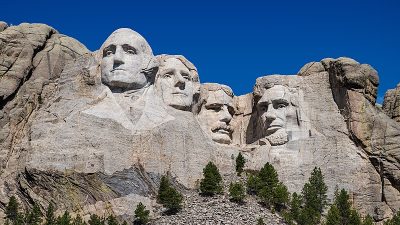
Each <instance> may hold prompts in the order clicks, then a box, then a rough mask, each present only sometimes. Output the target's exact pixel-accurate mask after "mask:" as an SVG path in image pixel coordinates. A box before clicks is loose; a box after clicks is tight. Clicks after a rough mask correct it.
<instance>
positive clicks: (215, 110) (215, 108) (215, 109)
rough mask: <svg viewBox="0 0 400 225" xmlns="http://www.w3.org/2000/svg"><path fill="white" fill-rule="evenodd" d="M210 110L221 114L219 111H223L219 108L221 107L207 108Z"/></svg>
mask: <svg viewBox="0 0 400 225" xmlns="http://www.w3.org/2000/svg"><path fill="white" fill-rule="evenodd" d="M206 108H207V109H208V110H212V111H214V112H219V111H221V108H222V107H221V106H219V105H210V106H208V107H206Z"/></svg>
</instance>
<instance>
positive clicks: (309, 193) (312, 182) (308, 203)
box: [298, 167, 328, 225]
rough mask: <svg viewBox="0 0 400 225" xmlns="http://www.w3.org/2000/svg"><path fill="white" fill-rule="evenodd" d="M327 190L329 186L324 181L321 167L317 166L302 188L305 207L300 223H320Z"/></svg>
mask: <svg viewBox="0 0 400 225" xmlns="http://www.w3.org/2000/svg"><path fill="white" fill-rule="evenodd" d="M327 190H328V187H327V186H326V184H325V182H324V176H323V175H322V172H321V169H320V168H317V167H315V168H314V169H313V171H312V173H311V177H310V178H309V180H308V183H306V184H304V187H303V189H302V196H303V202H304V207H303V209H302V210H301V213H300V218H299V221H298V223H299V225H306V224H307V225H314V224H318V223H319V221H320V219H321V213H322V212H323V210H324V208H325V206H326V203H327V196H326V192H327Z"/></svg>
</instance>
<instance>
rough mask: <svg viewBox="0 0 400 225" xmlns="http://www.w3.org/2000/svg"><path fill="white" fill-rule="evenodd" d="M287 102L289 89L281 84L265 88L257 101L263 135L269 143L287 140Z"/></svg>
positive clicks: (277, 143) (288, 102)
mask: <svg viewBox="0 0 400 225" xmlns="http://www.w3.org/2000/svg"><path fill="white" fill-rule="evenodd" d="M289 104H290V97H289V90H288V89H287V88H286V87H285V86H282V85H275V86H273V87H271V88H269V89H267V90H265V92H264V94H263V95H262V97H261V99H260V100H259V101H258V103H257V110H258V114H259V116H260V119H261V121H262V124H263V129H264V132H265V136H266V138H267V139H268V140H270V142H271V145H279V144H284V143H286V142H287V133H286V130H285V126H286V120H287V119H286V118H287V110H288V106H289Z"/></svg>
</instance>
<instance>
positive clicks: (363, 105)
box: [0, 23, 400, 224]
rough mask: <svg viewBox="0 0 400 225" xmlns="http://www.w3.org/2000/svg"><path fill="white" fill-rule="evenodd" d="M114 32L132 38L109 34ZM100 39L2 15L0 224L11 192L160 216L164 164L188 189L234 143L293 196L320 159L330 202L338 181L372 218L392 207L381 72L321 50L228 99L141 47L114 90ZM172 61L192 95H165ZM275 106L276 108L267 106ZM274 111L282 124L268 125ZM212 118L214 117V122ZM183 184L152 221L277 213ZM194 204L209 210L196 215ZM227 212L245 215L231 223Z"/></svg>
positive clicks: (398, 197) (396, 132)
mask: <svg viewBox="0 0 400 225" xmlns="http://www.w3.org/2000/svg"><path fill="white" fill-rule="evenodd" d="M118 32H120V33H123V32H125V33H127V35H131V36H132V35H133V37H134V38H133V39H132V38H131V39H126V38H125V39H124V37H126V36H122V38H120V39H118V38H114V37H117V36H118V35H119V34H120V33H118ZM113 35H114V36H113ZM120 40H123V41H125V42H130V41H131V40H135V41H134V42H133V43H132V45H135V44H137V43H136V42H138V43H139V42H140V44H139V45H138V47H137V49H136V50H137V51H140V50H141V48H142V47H143V46H146V45H148V44H147V42H146V41H145V40H144V39H143V37H141V36H140V35H139V36H138V34H137V33H135V32H131V31H127V30H126V29H122V30H118V31H116V32H114V33H113V34H112V35H111V36H110V37H109V39H107V41H106V42H105V43H109V42H112V41H116V42H115V43H119V42H118V41H120ZM110 46H112V45H110ZM108 47H109V46H107V45H104V46H102V47H101V49H100V50H99V51H96V52H90V51H88V50H87V49H86V47H85V46H83V45H82V44H81V43H79V42H78V41H76V40H75V39H73V38H70V37H67V36H64V35H62V34H59V33H58V31H56V30H54V29H53V28H51V27H48V26H47V25H43V24H21V25H18V26H10V27H8V26H7V24H6V23H0V59H1V60H0V62H1V63H0V96H1V97H0V177H1V179H0V222H1V218H2V217H3V216H2V215H1V214H2V211H3V210H4V207H5V205H6V203H7V199H8V197H10V196H11V195H16V196H17V197H18V199H19V201H20V202H21V203H22V204H23V205H24V207H27V208H29V207H31V206H32V203H33V202H38V203H39V204H40V206H41V208H42V209H44V208H46V207H47V205H48V204H49V202H53V203H58V202H63V204H58V205H57V207H58V209H59V210H60V211H63V210H65V209H67V210H70V211H72V212H74V213H80V214H82V215H83V216H85V215H88V214H89V213H97V214H100V215H102V214H103V215H107V214H111V213H112V214H115V215H117V216H120V217H124V218H129V217H131V216H132V213H133V209H132V206H134V205H136V204H137V203H138V202H139V201H140V202H143V203H144V204H145V205H146V206H148V208H153V209H154V213H155V215H157V210H158V209H157V207H159V206H158V205H157V204H156V203H155V201H154V199H153V198H152V197H151V196H152V195H154V193H155V190H156V189H157V186H158V182H159V178H160V176H161V175H163V174H166V173H170V174H171V176H172V177H173V178H174V181H175V183H176V185H177V186H181V187H182V189H184V190H186V189H193V188H195V187H196V185H197V184H198V181H199V179H201V176H202V169H203V167H204V166H205V165H206V164H207V162H209V161H213V162H215V163H216V164H217V166H218V167H219V169H220V171H221V173H222V174H223V175H224V176H225V177H233V176H235V175H234V166H235V163H234V158H235V156H236V155H237V154H238V153H239V152H241V153H242V154H243V155H244V157H245V158H246V160H247V162H246V169H250V170H257V169H260V168H261V167H262V166H263V165H264V164H265V163H266V162H270V163H272V164H273V165H274V166H275V168H276V169H277V171H278V173H279V177H280V179H281V180H282V181H283V182H284V183H285V185H287V187H288V189H289V191H291V192H294V191H296V192H299V191H300V189H301V187H302V186H303V184H304V183H305V182H306V180H307V179H308V175H309V174H310V172H311V170H312V169H313V168H314V166H319V167H321V169H322V171H323V173H324V174H325V178H326V183H327V184H328V186H329V193H328V197H329V199H332V198H333V191H334V190H335V188H336V187H339V188H345V189H346V190H348V191H349V193H350V195H351V196H352V199H353V203H354V206H355V207H356V208H357V209H358V210H359V211H360V212H361V213H362V214H363V215H366V214H370V215H373V217H374V219H375V220H376V221H382V220H385V219H387V218H390V217H391V215H393V213H394V212H396V211H397V210H398V209H399V208H400V192H399V190H400V171H399V169H398V168H400V164H399V162H400V158H399V153H400V138H399V136H400V125H399V124H398V123H397V122H398V113H397V112H398V109H399V107H398V104H397V102H398V101H397V99H398V98H399V95H398V87H397V88H396V89H393V90H389V91H388V92H387V94H386V95H385V102H384V104H383V110H381V109H380V108H378V107H376V106H375V103H376V97H377V96H376V95H377V88H378V85H379V77H378V73H377V71H376V70H374V69H373V68H372V67H371V66H370V65H367V64H360V63H358V62H356V61H355V60H353V59H350V58H338V59H331V58H327V59H323V60H321V61H320V62H310V63H308V64H306V65H305V66H303V67H302V68H301V69H300V71H299V72H298V74H297V75H290V76H282V75H269V76H264V77H260V78H258V79H257V80H256V82H255V86H254V91H253V93H249V94H247V95H243V96H234V95H233V93H232V91H231V90H230V88H229V87H227V86H223V85H219V84H213V85H205V84H200V83H199V74H197V73H198V72H197V69H196V68H195V67H194V65H193V64H191V63H190V62H189V61H188V60H187V59H186V58H184V57H182V56H166V55H163V56H162V57H154V56H153V55H152V52H151V49H150V47H149V46H148V47H143V49H144V50H143V51H144V53H143V57H142V55H140V57H142V58H141V59H140V60H142V61H140V62H141V63H140V64H141V65H142V66H144V67H143V68H142V69H141V70H139V73H138V74H141V73H143V74H145V76H143V77H146V78H149V77H150V78H151V79H150V80H148V81H147V82H148V84H147V86H146V85H145V86H144V88H143V89H139V91H137V90H129V91H125V92H116V91H115V89H113V88H112V87H110V85H114V84H115V83H111V81H110V83H107V84H105V82H104V76H105V75H104V70H105V68H107V67H106V64H105V63H108V61H107V60H108V59H109V58H108V54H110V55H112V54H115V52H112V51H116V50H119V48H116V50H115V49H114V50H113V49H111V48H108ZM103 48H104V49H103ZM105 53H107V54H105ZM140 54H142V53H140ZM160 60H161V61H160ZM116 61H117V60H114V62H113V63H114V66H115V62H116ZM157 61H160V62H159V64H157ZM111 63H112V62H111ZM171 65H172V69H174V70H173V71H177V69H176V68H179V69H180V70H181V71H184V72H182V73H181V74H180V75H179V74H178V75H176V74H174V76H176V77H178V78H180V77H182V78H183V76H185V77H186V75H188V74H189V75H190V76H192V77H190V78H186V80H184V79H178V78H176V79H175V80H176V81H174V82H176V83H175V84H174V85H175V86H179V87H180V88H182V87H184V88H183V89H180V90H184V91H185V93H184V95H183V96H188V95H190V96H191V97H192V98H190V99H189V100H190V101H187V100H188V99H185V98H182V95H180V97H176V98H175V97H174V98H172V97H171V95H168V94H171V93H170V92H171V89H170V88H171V87H172V86H173V84H172V83H171V81H170V80H169V77H171V76H172V75H171V74H170V73H169V72H168V71H171V68H168V67H169V66H171ZM200 77H201V74H200ZM118 84H120V83H118V82H117V85H118ZM177 84H179V85H177ZM182 84H185V85H186V86H185V85H183V86H182ZM211 86H212V88H209V87H211ZM118 88H120V87H119V86H118ZM173 93H174V91H172V94H173ZM277 93H284V94H283V95H279V94H277ZM181 94H182V93H181ZM282 96H283V97H282ZM276 97H279V98H278V99H274V98H276ZM213 101H216V103H218V105H221V109H220V110H221V111H220V112H224V113H225V114H216V113H214V112H213V110H211V109H212V107H215V104H214V105H212V106H210V105H208V104H207V103H208V102H213ZM274 101H279V102H280V103H281V104H280V108H285V111H284V113H283V114H279V110H278V108H276V109H275V111H274V112H272V111H268V110H271V109H272V108H270V107H269V108H268V107H264V106H266V105H267V104H272V103H271V102H274ZM263 110H267V111H263ZM271 113H275V117H274V118H273V117H271V116H270V114H271ZM279 115H284V116H281V117H280V118H279V119H280V120H282V121H283V122H282V121H281V122H279V121H278V120H276V118H277V117H279ZM220 116H222V117H220ZM271 118H273V119H271ZM217 120H219V122H223V123H222V124H223V125H221V123H219V125H218V126H217V127H213V126H215V124H214V123H215V121H217ZM396 120H397V122H396ZM271 121H273V122H271ZM208 126H211V127H212V129H211V130H208V129H209V128H208ZM274 126H275V127H279V129H275V128H274V129H271V127H274ZM281 128H282V129H281ZM271 130H273V131H274V132H271ZM275 130H277V131H276V132H275ZM227 134H228V135H227ZM187 193H188V195H187V196H186V206H187V207H185V209H184V210H183V212H182V214H178V215H177V216H171V217H165V218H164V217H162V218H159V219H158V220H157V221H158V222H159V223H165V224H169V222H168V221H174V222H176V223H178V224H179V223H182V224H183V223H185V221H186V223H193V224H196V223H199V224H205V223H208V222H207V221H211V220H209V219H210V218H211V217H212V218H213V219H216V220H218V221H219V220H224V222H222V221H221V224H229V221H231V222H232V224H233V223H236V224H241V223H243V224H246V221H248V222H249V221H250V222H254V221H253V219H252V218H250V217H249V216H248V214H250V213H252V214H253V213H255V214H260V215H261V214H263V215H265V216H266V219H267V220H270V222H271V224H277V223H278V221H279V218H278V217H276V216H274V215H272V214H270V213H269V212H268V211H263V212H261V210H262V208H260V206H259V205H257V204H256V203H255V202H254V199H251V198H249V199H248V200H249V203H250V204H248V205H247V204H246V205H241V206H237V205H235V204H234V203H230V202H229V201H228V200H227V199H226V197H224V198H221V199H207V200H206V202H203V201H204V199H200V198H198V197H197V195H196V194H193V193H192V192H190V191H187ZM204 205H206V206H207V207H208V205H209V206H210V208H209V211H208V210H206V211H207V212H205V215H204V216H203V215H198V212H203V211H204V210H205V209H204ZM202 207H203V208H202ZM235 207H239V208H241V209H243V210H244V212H247V213H241V214H240V215H239V216H238V217H236V218H234V219H233V218H232V217H230V215H234V214H233V213H234V212H235V211H236V208H235ZM224 209H229V210H224ZM229 213H231V214H229ZM230 219H231V220H230ZM254 219H256V218H254ZM189 220H190V221H189ZM216 220H214V222H213V223H215V221H216ZM210 223H211V222H210Z"/></svg>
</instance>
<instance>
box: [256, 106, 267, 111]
mask: <svg viewBox="0 0 400 225" xmlns="http://www.w3.org/2000/svg"><path fill="white" fill-rule="evenodd" d="M258 108H259V109H260V111H261V112H266V111H267V110H268V105H259V106H258Z"/></svg>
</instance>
